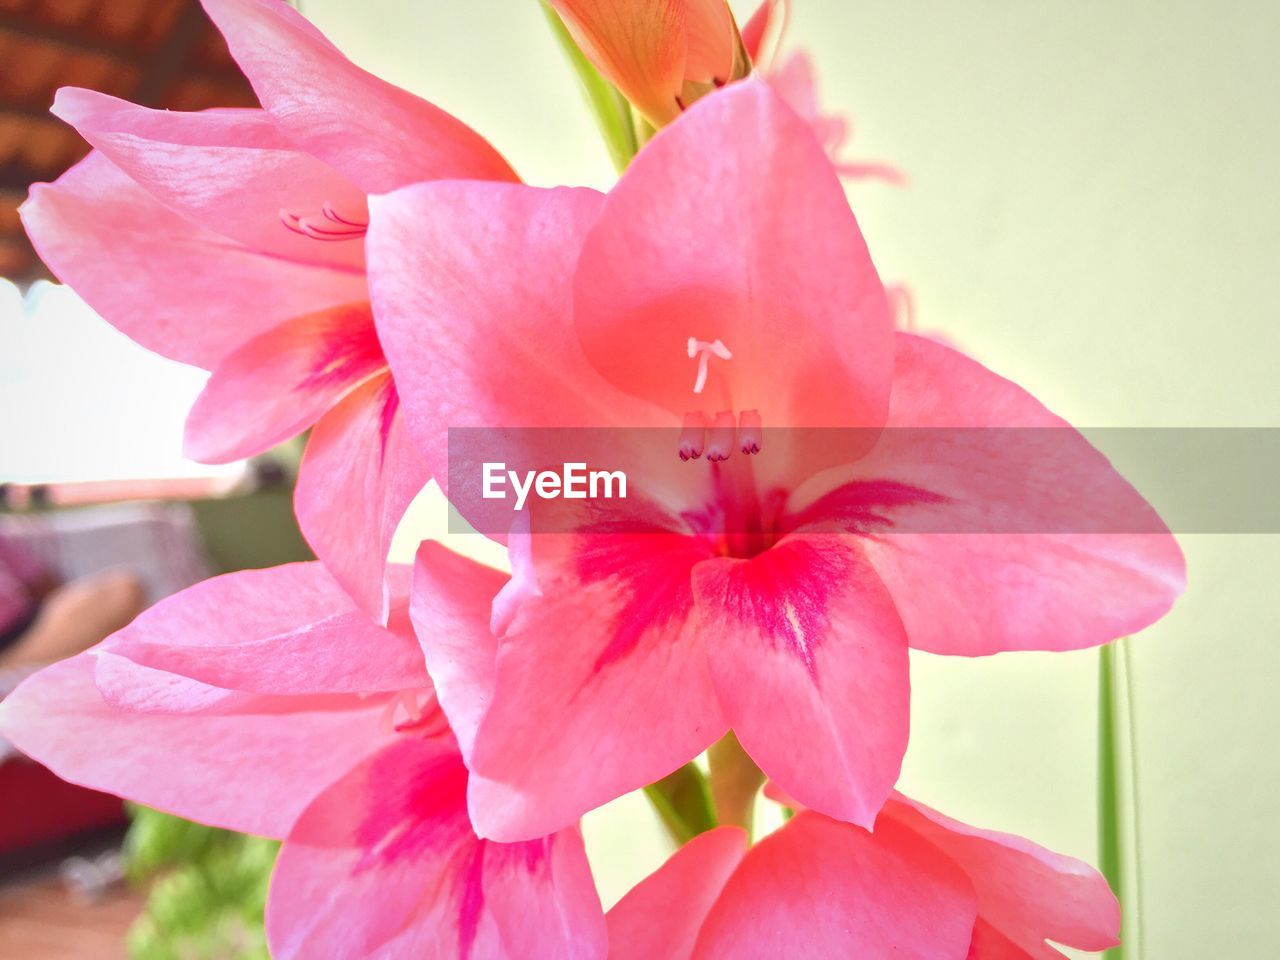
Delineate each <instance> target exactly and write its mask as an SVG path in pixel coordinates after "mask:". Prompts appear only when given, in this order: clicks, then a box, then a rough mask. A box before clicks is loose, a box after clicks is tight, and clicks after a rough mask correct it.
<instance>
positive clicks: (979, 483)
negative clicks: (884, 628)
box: [810, 334, 1186, 656]
mask: <svg viewBox="0 0 1280 960" xmlns="http://www.w3.org/2000/svg"><path fill="white" fill-rule="evenodd" d="M898 345H899V353H898V373H897V377H896V379H895V381H894V393H893V399H892V405H891V412H890V417H889V429H888V430H887V431H886V432H885V434H884V435H883V436H882V438H881V442H880V444H879V445H878V446H877V447H876V449H875V450H874V451H873V452H872V454H871V455H870V456H868V457H865V458H864V459H862V460H861V461H860V462H859V463H858V464H857V466H856V472H857V474H858V476H859V481H860V482H862V483H864V484H865V483H871V484H872V485H879V488H880V489H881V490H882V491H883V490H888V489H890V488H892V489H896V490H905V491H916V492H917V493H918V494H920V495H916V496H905V497H902V498H899V499H898V501H897V502H883V503H881V504H879V505H878V507H877V510H878V512H879V513H880V514H881V515H882V516H884V517H885V518H887V519H888V520H889V522H890V523H891V525H892V526H891V527H890V528H888V529H884V530H877V531H875V532H874V535H870V536H867V537H866V539H865V550H866V553H867V556H868V558H869V559H870V561H871V564H872V565H873V566H874V567H875V570H876V573H877V574H878V575H879V576H880V579H881V580H883V581H884V584H885V586H886V587H888V589H889V592H890V593H891V594H892V595H893V600H894V604H895V605H896V606H897V608H898V612H899V614H900V615H901V616H902V620H903V623H904V624H905V626H906V628H907V636H908V637H909V639H910V641H911V645H912V646H913V647H916V648H918V649H921V650H928V651H930V652H931V653H943V654H957V655H961V656H982V655H986V654H991V653H996V652H998V651H1001V650H1074V649H1078V648H1081V647H1088V646H1093V645H1095V644H1100V643H1106V642H1107V641H1110V640H1114V639H1115V638H1116V637H1120V636H1124V635H1126V634H1129V633H1133V632H1135V631H1137V630H1140V629H1142V628H1143V627H1145V626H1147V625H1148V624H1150V623H1152V622H1154V621H1155V620H1157V619H1159V618H1160V617H1161V616H1163V615H1164V614H1165V612H1167V611H1168V610H1169V608H1170V606H1171V605H1172V604H1173V601H1174V600H1175V598H1176V597H1177V596H1178V595H1179V594H1180V593H1181V592H1182V590H1183V588H1184V586H1185V582H1186V569H1185V565H1184V562H1183V559H1182V553H1181V551H1180V550H1179V548H1178V544H1177V542H1176V541H1175V540H1174V539H1173V537H1172V536H1170V535H1169V533H1168V532H1167V529H1166V528H1165V526H1164V524H1163V523H1162V522H1161V521H1160V518H1159V517H1158V516H1157V515H1156V513H1155V511H1154V510H1152V508H1151V507H1150V506H1149V505H1148V504H1147V503H1146V502H1145V501H1144V500H1143V499H1142V497H1141V496H1140V495H1139V494H1138V493H1137V492H1136V491H1135V490H1134V489H1133V488H1132V487H1131V486H1130V485H1129V484H1128V483H1127V482H1126V481H1125V480H1124V478H1123V477H1121V476H1120V475H1119V474H1118V473H1117V472H1116V471H1115V469H1114V468H1113V467H1112V466H1111V465H1110V464H1109V463H1108V462H1107V460H1106V458H1105V457H1104V456H1103V455H1102V454H1101V453H1099V452H1098V451H1097V450H1095V449H1094V448H1093V447H1091V446H1090V445H1089V443H1088V442H1087V441H1086V440H1085V439H1084V438H1083V437H1082V436H1080V434H1078V433H1076V432H1075V431H1074V430H1072V429H1071V428H1070V427H1069V426H1068V425H1067V424H1066V422H1065V421H1063V420H1061V419H1059V418H1058V417H1056V416H1054V415H1053V414H1052V413H1050V412H1049V411H1048V410H1046V409H1045V408H1044V407H1043V406H1041V404H1040V403H1039V402H1038V401H1036V400H1035V399H1034V398H1033V397H1031V396H1030V395H1029V394H1027V393H1026V392H1025V391H1023V390H1022V389H1021V388H1019V387H1017V386H1015V385H1014V384H1012V383H1010V382H1009V381H1007V380H1004V379H1002V378H1000V377H998V376H996V375H995V374H993V373H991V372H990V371H988V370H987V369H986V368H984V367H982V366H981V365H980V364H978V363H976V362H975V361H973V360H970V359H968V358H967V357H965V356H963V355H962V354H960V353H958V352H956V351H955V350H952V349H950V348H948V347H946V346H943V345H942V344H939V343H936V342H934V341H932V340H929V339H927V338H923V337H917V336H912V335H910V334H898ZM850 489H852V488H850ZM848 493H849V490H846V491H843V492H841V491H837V493H835V494H833V495H831V496H830V497H828V498H827V499H826V500H825V501H824V502H820V503H818V504H815V505H814V507H813V508H812V509H811V510H810V518H813V517H819V516H821V515H823V514H826V515H827V516H828V518H830V517H832V516H835V515H836V514H837V513H838V509H837V508H838V507H839V504H840V502H841V498H842V497H844V498H846V499H847V494H848Z"/></svg>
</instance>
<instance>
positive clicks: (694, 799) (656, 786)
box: [644, 763, 716, 846]
mask: <svg viewBox="0 0 1280 960" xmlns="http://www.w3.org/2000/svg"><path fill="white" fill-rule="evenodd" d="M644 795H645V796H646V797H647V798H648V799H649V802H650V803H651V804H652V805H653V809H654V810H655V811H657V814H658V818H659V819H660V820H661V821H662V825H663V826H664V827H666V829H667V833H668V834H670V835H671V839H672V840H674V841H675V842H676V846H680V845H682V844H685V843H688V842H689V841H690V840H692V839H693V838H694V837H696V836H697V835H698V834H700V833H704V832H706V831H707V830H710V829H711V828H712V827H714V826H715V825H716V815H715V810H714V809H713V807H712V805H711V793H710V791H709V790H708V789H707V778H706V777H704V776H703V775H702V771H701V770H699V769H698V768H697V767H696V766H695V765H694V764H692V763H686V764H685V765H684V766H683V767H681V768H680V769H679V770H677V771H676V772H675V773H672V774H668V775H667V776H665V777H663V778H662V779H661V780H659V781H657V782H656V783H651V784H649V786H647V787H645V788H644Z"/></svg>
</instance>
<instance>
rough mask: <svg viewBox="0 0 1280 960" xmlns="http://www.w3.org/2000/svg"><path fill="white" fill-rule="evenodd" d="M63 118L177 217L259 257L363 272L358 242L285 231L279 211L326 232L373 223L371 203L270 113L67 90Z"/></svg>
mask: <svg viewBox="0 0 1280 960" xmlns="http://www.w3.org/2000/svg"><path fill="white" fill-rule="evenodd" d="M53 112H54V114H55V115H57V116H58V117H60V118H61V119H63V120H65V121H66V122H67V123H69V124H71V125H72V126H73V127H75V128H76V130H77V131H78V132H79V133H80V135H81V136H83V137H84V138H85V139H86V140H88V141H89V142H90V143H91V144H93V146H94V147H96V148H97V149H99V150H101V151H102V153H103V154H104V155H105V156H106V157H107V158H108V159H110V160H111V162H112V163H114V164H115V165H116V166H117V167H119V168H120V169H121V170H123V171H124V172H125V173H126V174H127V175H128V176H130V177H131V178H133V180H135V181H136V182H137V183H138V185H139V186H141V187H142V188H143V189H145V190H147V191H148V192H149V193H151V194H152V195H153V196H154V197H155V198H156V199H157V200H159V201H160V202H161V203H162V204H164V205H165V206H166V207H168V208H169V209H171V210H173V211H174V212H175V213H178V214H180V215H181V216H183V217H186V218H187V219H188V220H190V221H192V222H193V223H196V224H199V225H201V226H203V227H206V228H208V229H209V230H212V231H213V232H215V233H220V234H222V235H223V236H225V237H228V238H230V239H231V240H233V241H235V242H236V243H237V244H240V245H242V246H244V247H247V248H248V249H250V250H254V251H257V252H259V253H264V254H269V255H271V256H275V257H280V258H281V259H285V260H294V261H297V262H299V263H322V264H328V265H331V266H333V267H334V268H335V269H347V270H352V271H357V272H358V271H362V270H363V269H364V249H363V248H364V245H363V243H361V242H360V241H359V239H358V236H357V238H356V239H355V240H353V241H345V242H324V241H320V240H316V239H313V238H312V237H307V236H302V235H301V234H299V233H297V232H295V231H293V230H290V229H288V228H286V227H285V225H284V223H283V222H281V216H282V214H281V211H282V210H285V211H291V212H293V213H295V214H296V215H298V216H306V217H310V218H313V219H315V220H319V221H320V222H321V223H325V222H327V221H325V219H324V217H323V215H322V208H323V206H324V204H326V203H328V204H330V205H331V206H332V208H333V209H334V210H335V211H336V212H337V213H339V214H340V215H342V216H344V217H346V218H348V219H351V220H355V221H358V222H363V221H365V220H366V219H367V206H366V204H365V198H364V194H363V193H362V192H361V191H360V190H358V189H357V188H356V187H355V186H353V185H352V184H351V183H349V182H348V181H347V180H345V179H343V177H342V176H341V175H340V174H339V173H338V172H337V171H335V170H334V169H333V168H332V167H330V166H328V165H326V164H325V163H323V162H321V161H320V160H317V159H316V158H315V157H313V156H311V155H310V154H308V153H305V152H303V151H301V150H299V149H298V148H297V146H296V145H295V144H294V142H293V141H292V140H290V139H289V138H288V137H287V136H286V135H285V134H283V133H282V132H280V130H279V129H277V127H276V125H275V123H274V122H273V121H272V119H271V115H270V114H268V113H266V112H265V111H263V110H203V111H200V112H197V113H183V112H180V111H173V110H148V109H146V108H145V107H139V106H136V105H135V104H132V103H129V102H127V101H125V100H117V99H116V98H115V97H108V96H106V95H105V94H101V93H97V92H95V91H93V90H81V89H77V88H74V87H64V88H63V89H61V90H59V91H58V97H57V99H56V100H55V101H54V104H53Z"/></svg>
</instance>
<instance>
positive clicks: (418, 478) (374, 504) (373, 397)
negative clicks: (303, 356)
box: [294, 374, 429, 623]
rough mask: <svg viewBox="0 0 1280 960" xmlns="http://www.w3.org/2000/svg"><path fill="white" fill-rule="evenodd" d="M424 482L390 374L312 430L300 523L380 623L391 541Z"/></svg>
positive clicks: (297, 500)
mask: <svg viewBox="0 0 1280 960" xmlns="http://www.w3.org/2000/svg"><path fill="white" fill-rule="evenodd" d="M428 479H429V477H428V474H427V471H426V466H425V465H424V464H423V462H422V458H421V457H420V456H419V455H418V452H417V450H416V449H415V448H414V446H413V444H412V442H411V441H410V440H409V437H408V434H407V433H406V432H405V427H404V418H403V417H402V416H401V415H400V398H399V395H398V394H397V393H396V388H395V385H394V384H393V383H392V382H391V377H390V376H389V375H387V374H382V375H379V376H375V377H372V378H370V379H368V380H366V381H365V382H364V383H363V384H361V385H360V386H359V387H357V388H356V389H355V390H353V391H351V393H350V394H348V395H347V397H346V398H345V399H344V400H343V401H342V402H341V403H340V404H339V405H338V406H336V407H335V408H334V409H333V410H331V411H330V412H329V413H327V414H325V415H324V416H323V417H321V418H320V421H319V422H318V423H317V424H316V425H315V428H314V429H313V430H312V431H311V439H310V440H309V441H308V443H307V450H306V453H305V454H304V455H303V458H302V465H301V467H300V468H299V470H298V486H297V490H296V492H295V495H294V509H295V510H296V511H297V514H298V524H299V526H300V527H301V528H302V532H303V534H304V535H305V536H306V538H307V542H308V543H309V544H310V545H311V549H312V550H314V551H315V554H316V556H317V557H319V558H320V560H321V561H323V562H324V564H325V566H326V567H327V568H328V569H329V572H330V573H331V574H333V576H334V579H336V580H337V581H338V582H339V583H340V584H342V586H343V588H344V589H345V590H346V591H347V592H348V593H349V594H351V596H352V597H353V598H354V599H355V601H356V603H357V604H359V606H360V607H361V609H363V610H364V611H365V612H366V613H368V614H369V615H370V616H372V617H374V618H375V619H377V620H378V622H379V623H385V622H386V619H387V613H388V594H387V587H386V584H385V583H384V577H383V571H384V569H385V567H386V563H387V552H388V551H389V550H390V549H391V537H392V535H393V534H394V533H395V530H396V525H397V524H398V523H399V522H400V518H401V517H402V516H404V512H405V510H406V509H407V508H408V506H409V503H410V502H411V501H412V500H413V498H414V497H415V496H417V495H418V493H419V491H421V490H422V488H423V487H424V486H426V483H427V480H428Z"/></svg>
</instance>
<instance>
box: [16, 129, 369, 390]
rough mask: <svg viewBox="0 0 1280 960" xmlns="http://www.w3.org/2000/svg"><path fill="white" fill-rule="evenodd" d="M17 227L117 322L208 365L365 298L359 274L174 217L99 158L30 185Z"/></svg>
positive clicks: (160, 348) (154, 346) (155, 345)
mask: <svg viewBox="0 0 1280 960" xmlns="http://www.w3.org/2000/svg"><path fill="white" fill-rule="evenodd" d="M22 221H23V224H24V226H25V227H26V229H27V233H28V234H29V235H30V237H31V239H32V242H33V243H34V244H35V246H36V249H37V250H39V252H40V256H41V258H42V259H43V260H44V262H45V263H46V264H48V265H49V268H50V269H51V270H52V271H53V272H54V274H56V275H57V277H58V278H59V279H60V280H62V281H63V282H64V283H66V284H69V285H70V286H71V287H73V288H74V289H75V291H76V292H77V293H78V294H80V296H82V297H83V298H84V299H85V300H86V301H87V302H88V303H89V306H91V307H93V309H94V310H96V311H97V312H98V313H100V314H102V316H103V317H105V318H106V319H107V321H108V322H110V323H111V324H112V325H113V326H114V327H116V328H117V329H119V330H120V331H121V332H123V333H125V334H126V335H128V336H129V337H132V338H133V339H134V340H136V341H138V342H139V343H140V344H142V345H143V346H144V347H146V348H148V349H149V350H154V351H156V352H157V353H161V354H164V355H165V356H167V357H172V358H173V359H175V360H182V361H184V362H186V363H194V364H196V365H198V366H202V367H204V368H205V369H212V368H213V367H214V366H215V365H216V364H217V362H218V361H219V360H221V359H222V358H223V357H225V356H226V355H227V354H228V353H230V352H231V351H232V350H234V349H235V348H236V347H238V346H239V345H240V344H242V343H243V342H244V341H246V340H249V339H251V338H252V337H254V336H256V335H257V334H259V333H263V332H265V331H266V330H269V329H271V328H272V327H274V326H276V325H277V324H279V323H281V322H282V321H284V320H286V319H288V318H290V317H293V316H296V315H297V314H300V313H311V312H313V311H316V310H320V309H323V308H326V307H330V306H332V305H333V304H335V303H346V302H349V301H353V300H359V299H364V298H366V297H367V295H368V294H367V289H366V286H365V281H364V277H363V276H361V275H360V274H358V273H353V272H351V271H349V270H346V269H341V270H340V269H335V268H333V267H331V266H324V265H319V264H309V263H295V262H291V261H287V260H281V259H279V258H277V257H267V256H263V255H261V254H258V253H256V252H254V251H251V250H249V249H247V248H245V247H242V246H239V245H237V244H235V243H232V242H231V241H229V240H228V239H227V238H226V237H224V236H222V235H221V234H217V233H214V232H213V231H211V230H209V229H207V228H205V227H202V226H199V225H197V224H194V223H191V222H190V221H188V220H185V219H183V218H182V217H180V216H178V215H177V214H175V213H173V212H172V211H170V210H169V209H168V208H166V207H164V206H162V205H161V204H160V203H158V202H157V201H156V200H155V198H154V197H153V196H152V195H151V194H150V193H148V192H147V191H145V190H144V189H142V187H140V186H138V184H137V183H135V182H134V181H133V180H131V179H130V178H129V177H127V176H126V175H125V174H124V173H122V172H121V171H120V170H119V169H118V168H117V167H116V166H115V165H113V164H112V163H111V161H109V160H108V159H107V158H106V157H104V156H103V155H102V154H101V153H98V152H96V151H95V152H94V153H91V154H90V155H89V156H88V157H86V158H85V159H84V160H82V161H81V162H80V163H78V164H77V165H76V166H74V167H72V168H71V169H70V170H68V171H67V172H66V173H64V174H63V175H62V176H61V177H59V178H58V182H57V183H55V184H52V185H47V186H46V185H42V184H37V185H36V186H34V187H32V190H31V198H30V199H29V200H28V201H27V202H26V203H25V204H24V205H23V207H22Z"/></svg>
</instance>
